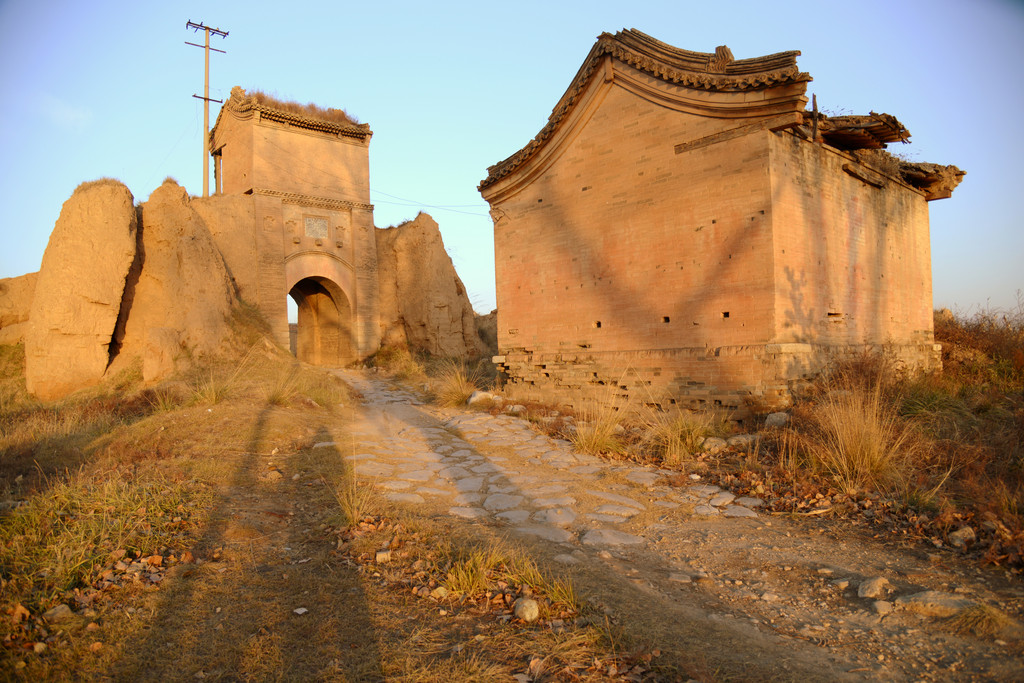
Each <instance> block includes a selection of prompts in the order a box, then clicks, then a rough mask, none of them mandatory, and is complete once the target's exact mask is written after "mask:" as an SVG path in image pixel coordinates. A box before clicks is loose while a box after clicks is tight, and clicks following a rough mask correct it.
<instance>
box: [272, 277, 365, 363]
mask: <svg viewBox="0 0 1024 683" xmlns="http://www.w3.org/2000/svg"><path fill="white" fill-rule="evenodd" d="M288 295H289V296H290V297H291V298H292V299H294V300H295V303H296V305H297V306H298V309H299V315H298V330H297V334H296V336H295V347H294V349H293V351H294V353H295V357H296V358H298V359H299V360H301V361H303V362H305V363H309V364H311V365H334V366H340V365H347V364H348V363H351V362H352V361H354V360H355V359H356V354H355V344H354V342H353V334H352V305H351V304H350V303H349V300H348V297H347V296H345V292H343V291H342V290H341V288H340V287H338V285H336V284H334V283H333V282H331V281H330V280H328V279H327V278H322V277H307V278H305V279H303V280H299V281H298V282H297V283H295V286H294V287H292V289H291V291H290V292H288Z"/></svg>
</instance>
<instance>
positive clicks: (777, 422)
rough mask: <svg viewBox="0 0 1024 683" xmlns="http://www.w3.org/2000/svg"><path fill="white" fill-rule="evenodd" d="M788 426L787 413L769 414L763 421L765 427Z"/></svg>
mask: <svg viewBox="0 0 1024 683" xmlns="http://www.w3.org/2000/svg"><path fill="white" fill-rule="evenodd" d="M787 424H789V413H783V412H778V413H769V414H768V417H766V418H765V419H764V426H765V427H785V426H786V425H787Z"/></svg>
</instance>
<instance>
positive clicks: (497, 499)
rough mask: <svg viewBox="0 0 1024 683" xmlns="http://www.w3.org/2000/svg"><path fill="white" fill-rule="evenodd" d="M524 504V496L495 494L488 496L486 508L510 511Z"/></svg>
mask: <svg viewBox="0 0 1024 683" xmlns="http://www.w3.org/2000/svg"><path fill="white" fill-rule="evenodd" d="M522 502H523V497H522V496H510V495H508V494H505V493H495V494H493V495H490V496H487V499H486V500H485V501H484V507H485V508H486V509H488V510H508V509H510V508H514V507H516V506H517V505H519V504H520V503H522Z"/></svg>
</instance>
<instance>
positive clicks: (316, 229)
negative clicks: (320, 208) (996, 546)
mask: <svg viewBox="0 0 1024 683" xmlns="http://www.w3.org/2000/svg"><path fill="white" fill-rule="evenodd" d="M306 237H319V238H320V239H325V238H326V237H327V219H326V218H324V217H322V216H306Z"/></svg>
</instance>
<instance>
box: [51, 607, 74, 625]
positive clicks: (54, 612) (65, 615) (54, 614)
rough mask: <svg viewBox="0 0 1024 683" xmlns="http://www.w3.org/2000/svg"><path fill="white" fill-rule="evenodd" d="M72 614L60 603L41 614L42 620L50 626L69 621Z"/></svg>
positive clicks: (69, 609) (68, 608)
mask: <svg viewBox="0 0 1024 683" xmlns="http://www.w3.org/2000/svg"><path fill="white" fill-rule="evenodd" d="M74 614H75V613H74V612H72V611H71V608H70V607H68V606H67V605H65V604H63V603H61V604H60V605H57V606H56V607H53V608H51V609H48V610H46V611H45V612H43V619H46V621H47V622H49V623H51V624H56V623H58V622H61V621H64V620H65V619H70V618H71V617H73V616H74Z"/></svg>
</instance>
